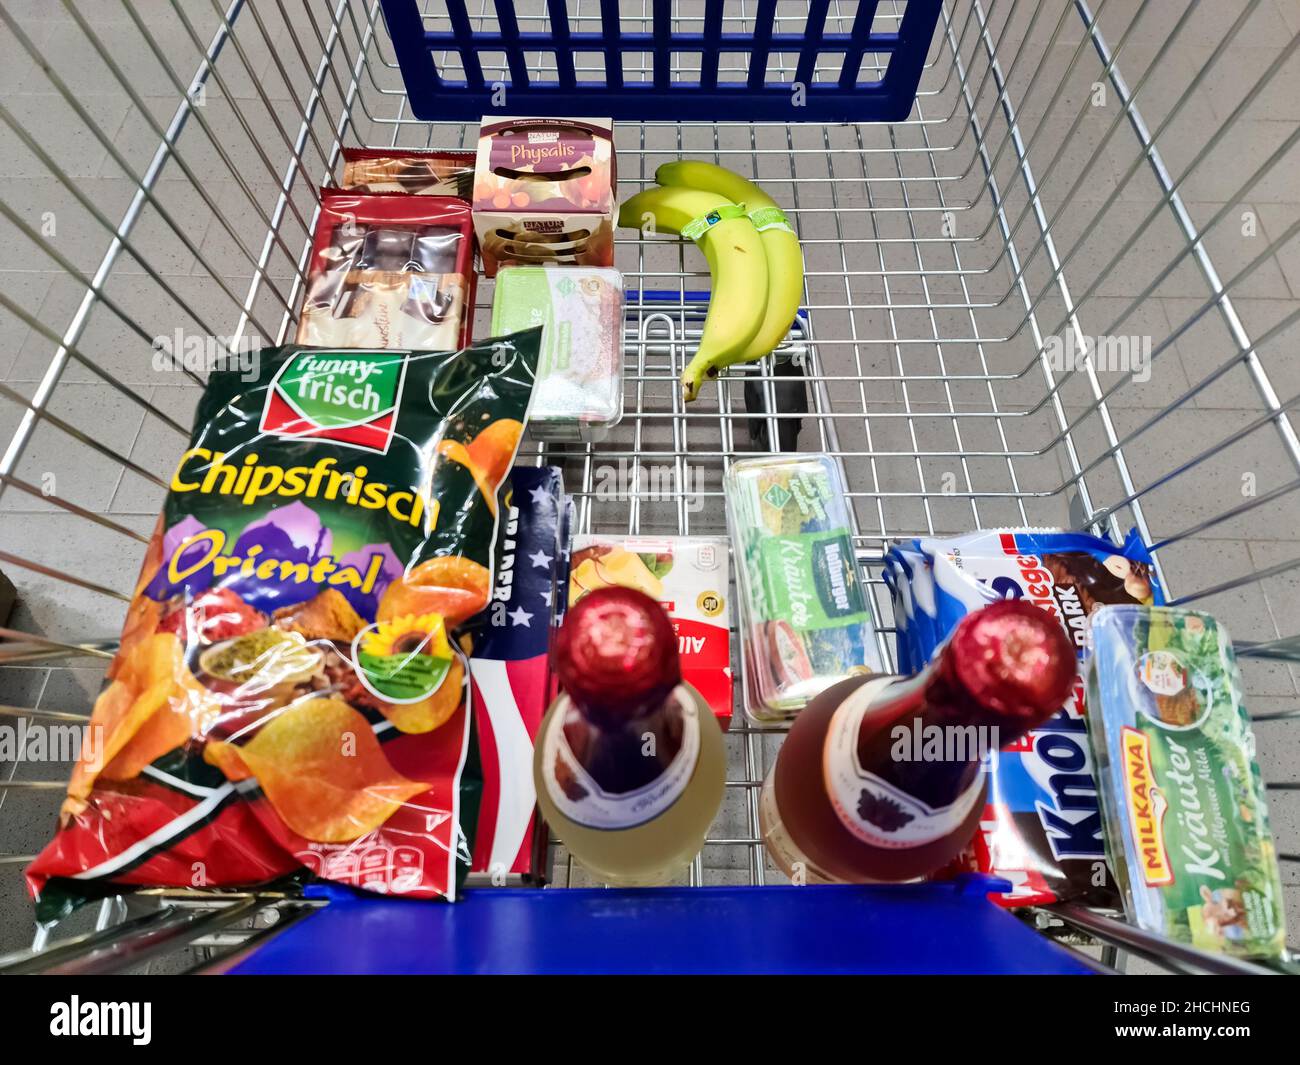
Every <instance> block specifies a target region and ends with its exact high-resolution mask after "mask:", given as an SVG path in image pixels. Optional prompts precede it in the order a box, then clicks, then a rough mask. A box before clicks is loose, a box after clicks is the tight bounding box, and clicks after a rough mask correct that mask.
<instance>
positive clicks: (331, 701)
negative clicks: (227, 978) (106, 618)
mask: <svg viewBox="0 0 1300 1065" xmlns="http://www.w3.org/2000/svg"><path fill="white" fill-rule="evenodd" d="M540 335H541V334H540V330H535V329H534V330H529V331H527V332H523V333H516V334H514V335H512V336H508V337H503V338H495V339H493V340H491V341H485V342H484V343H482V344H480V345H475V346H473V347H469V348H466V349H463V350H461V351H452V352H424V351H351V350H329V349H319V348H314V349H313V348H301V347H297V346H289V347H282V348H271V349H263V350H262V351H260V352H259V353H258V357H257V359H256V362H255V371H254V375H253V377H252V379H251V380H249V379H246V378H245V377H244V376H243V375H242V374H241V373H240V372H238V371H234V370H231V371H218V372H215V373H213V374H212V375H211V377H210V378H209V381H208V384H207V387H206V389H205V391H204V394H203V397H202V399H201V401H200V403H199V408H198V412H197V414H196V417H195V425H194V432H193V436H192V437H191V440H190V445H189V447H188V449H187V450H186V451H185V452H184V453H183V454H182V455H181V456H180V458H179V461H178V462H177V464H176V466H175V472H174V474H173V475H172V479H171V485H170V491H169V493H168V495H167V498H166V502H165V504H164V509H163V513H162V515H161V517H160V519H159V522H158V526H157V528H156V531H155V533H154V537H153V539H152V541H151V542H150V545H149V548H148V551H147V553H146V555H145V561H144V566H143V568H142V570H141V573H140V578H139V581H138V582H137V585H136V588H135V595H134V598H133V599H132V601H131V605H130V608H129V610H128V613H127V618H126V623H125V625H124V627H123V631H122V640H121V649H120V651H119V652H118V654H117V657H116V658H114V660H113V662H112V664H111V665H110V666H109V669H108V681H109V683H108V685H107V687H106V688H105V689H104V691H103V693H102V694H101V695H100V696H99V699H98V700H97V701H96V703H95V709H94V713H93V715H92V718H91V722H90V726H89V729H88V730H87V742H86V743H85V744H84V745H83V748H82V752H81V759H80V761H79V762H78V763H77V765H76V767H75V769H74V771H73V774H72V780H71V783H70V784H69V786H68V794H67V798H66V799H65V801H64V803H63V809H62V813H61V818H60V825H59V828H58V831H57V833H56V834H55V836H54V839H53V840H52V841H51V842H50V843H49V845H48V846H47V847H46V848H45V850H44V851H43V852H42V853H41V854H40V855H39V856H38V857H37V858H36V860H35V861H34V862H33V863H32V865H31V866H30V867H29V868H28V870H27V878H28V882H29V885H30V887H31V889H32V892H33V894H34V895H36V896H37V898H38V901H39V907H38V914H39V915H41V916H42V917H43V918H48V917H50V916H53V915H55V914H57V913H58V912H60V908H61V907H63V906H66V905H68V904H69V903H71V902H72V901H73V900H74V899H75V892H69V891H68V890H66V889H67V888H68V887H69V886H70V885H71V886H73V887H75V889H76V891H77V892H81V893H83V894H82V897H84V894H86V893H90V892H93V891H95V890H96V888H95V887H94V882H96V881H101V882H102V881H111V882H112V883H114V884H135V885H159V886H177V887H220V886H233V885H247V884H256V883H259V882H264V881H267V880H270V879H273V878H275V877H278V876H282V875H284V874H287V873H290V872H293V871H295V870H297V869H299V868H301V867H306V868H307V869H308V870H310V871H311V872H313V873H316V874H318V875H320V876H323V877H326V878H328V879H331V880H336V881H341V882H343V883H345V884H350V885H354V886H357V887H361V888H367V889H370V890H372V891H377V892H382V893H386V894H402V895H411V896H417V897H432V896H445V897H447V898H454V897H455V895H456V891H457V885H458V884H459V882H460V881H461V878H462V877H463V875H464V873H465V871H466V869H467V868H468V865H469V861H470V855H471V853H472V848H473V835H474V825H475V820H476V812H477V806H478V796H479V793H480V790H481V782H480V780H479V770H478V766H479V759H478V757H477V755H476V753H475V752H474V750H473V748H472V735H471V728H470V724H469V715H468V714H467V712H466V698H465V691H466V684H467V670H466V661H467V658H466V656H467V655H468V654H469V653H470V652H471V651H472V647H471V646H470V640H469V639H468V637H467V636H466V635H465V630H464V625H465V623H466V622H467V621H468V620H469V619H470V618H472V617H473V616H474V615H476V614H478V613H479V611H481V610H482V609H483V607H484V606H485V605H486V604H487V602H488V599H489V596H490V591H491V589H492V587H493V583H492V567H493V550H494V548H493V544H494V540H495V537H496V533H497V525H498V515H497V509H498V502H497V492H498V488H499V487H500V485H501V482H502V480H503V478H504V477H505V476H506V473H507V471H508V470H509V468H510V465H511V463H512V462H513V460H514V455H515V451H516V449H517V446H518V442H519V438H520V435H521V434H522V432H523V420H524V418H525V414H526V411H527V409H528V402H529V398H530V396H531V393H532V387H533V378H534V373H535V371H536V365H537V355H538V349H539V346H540ZM55 878H62V879H61V880H60V881H59V882H58V883H57V884H51V880H53V879H55ZM72 878H76V881H77V883H75V884H74V883H73V881H72Z"/></svg>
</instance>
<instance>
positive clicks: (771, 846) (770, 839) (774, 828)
mask: <svg viewBox="0 0 1300 1065" xmlns="http://www.w3.org/2000/svg"><path fill="white" fill-rule="evenodd" d="M774 776H775V774H773V773H768V775H767V779H766V780H764V781H763V787H762V790H761V791H760V792H759V797H758V819H759V823H760V824H761V825H762V828H763V845H764V846H765V847H766V848H767V853H768V854H770V855H771V856H772V861H774V862H776V864H777V868H779V869H780V870H781V872H783V873H784V874H785V875H786V876H788V877H789V878H790V879H791V880H792V881H794V882H795V883H803V884H842V883H844V881H843V880H838V879H836V878H835V877H833V876H831V875H830V874H829V873H826V872H823V871H822V870H821V869H819V868H818V867H817V866H816V865H814V864H813V862H812V859H811V858H809V857H808V856H807V855H806V854H804V852H803V851H801V850H800V849H799V845H798V844H797V843H795V841H794V840H793V839H791V838H790V833H789V832H787V831H786V828H785V823H784V822H783V821H782V820H781V810H780V808H779V807H778V806H777V804H776V782H775V780H774Z"/></svg>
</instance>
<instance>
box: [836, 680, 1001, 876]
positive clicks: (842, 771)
mask: <svg viewBox="0 0 1300 1065" xmlns="http://www.w3.org/2000/svg"><path fill="white" fill-rule="evenodd" d="M898 683H902V684H909V683H915V681H901V682H899V681H895V680H894V679H893V678H889V677H882V678H880V679H878V680H869V681H867V682H866V683H865V684H863V685H862V686H861V687H860V688H857V689H856V690H855V691H854V692H853V693H852V694H851V695H850V696H849V697H848V698H847V699H845V700H844V702H843V703H841V704H840V707H839V709H838V710H836V711H835V714H834V715H833V716H832V717H831V724H830V728H829V729H828V730H827V732H826V745H825V747H823V749H822V774H823V776H824V777H825V781H826V794H827V795H828V796H829V798H830V800H831V805H832V806H833V807H834V808H835V813H836V814H837V815H838V816H839V819H840V821H841V822H842V823H843V824H844V827H845V828H847V829H848V830H849V831H850V832H851V833H853V835H854V836H855V837H856V838H858V839H860V840H862V842H863V843H869V844H871V845H872V846H873V847H883V848H886V849H890V850H906V849H908V848H911V847H921V846H924V845H925V844H927V843H932V842H933V841H935V840H937V839H942V838H943V837H944V836H947V835H950V834H951V833H953V832H955V831H957V830H958V829H959V828H960V827H961V824H962V822H963V821H964V820H965V819H966V818H967V817H968V816H969V815H970V812H971V810H972V809H974V807H975V804H976V803H977V802H979V801H980V797H981V796H982V795H983V794H984V778H983V776H982V775H977V776H976V777H975V779H974V780H973V781H972V782H971V784H970V786H969V787H968V788H967V789H966V790H965V791H963V792H962V793H961V795H959V796H958V797H957V798H956V799H955V800H954V801H953V802H952V803H950V804H949V805H947V806H939V807H934V806H929V805H927V804H926V803H924V802H922V801H921V800H920V799H918V798H916V797H915V796H913V795H909V794H908V793H907V792H905V791H903V790H902V789H901V788H899V787H898V786H897V785H895V784H892V783H890V782H889V781H887V780H884V779H882V778H881V777H879V776H877V775H876V774H875V773H872V772H870V771H869V770H867V769H864V768H863V766H862V763H861V762H860V761H859V759H858V732H859V730H860V728H861V725H862V719H863V718H864V717H865V716H866V715H867V712H868V711H869V710H870V709H871V704H872V702H873V701H874V700H875V699H876V698H878V697H879V696H881V695H883V694H884V691H885V689H886V688H889V687H892V686H894V685H895V684H898Z"/></svg>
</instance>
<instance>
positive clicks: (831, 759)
mask: <svg viewBox="0 0 1300 1065" xmlns="http://www.w3.org/2000/svg"><path fill="white" fill-rule="evenodd" d="M1077 671H1078V665H1077V662H1076V658H1075V652H1074V648H1073V646H1072V645H1071V643H1070V640H1069V638H1068V637H1067V636H1066V635H1065V632H1064V630H1063V629H1062V628H1061V625H1060V623H1059V622H1058V621H1057V620H1056V619H1055V618H1054V617H1052V615H1050V614H1048V613H1047V612H1046V611H1044V610H1042V609H1040V608H1039V607H1036V606H1034V605H1032V604H1030V603H1026V602H1022V601H1019V600H1007V601H1003V602H998V603H994V604H992V605H990V606H987V607H985V608H983V609H982V610H978V611H975V612H974V613H972V614H968V615H967V616H966V617H965V618H963V619H962V620H961V621H960V622H959V623H958V625H957V627H956V628H955V629H954V630H953V633H952V636H951V638H950V639H949V640H948V642H947V643H945V644H944V645H943V646H942V647H941V648H940V649H939V651H938V652H937V654H936V656H935V658H934V659H933V660H932V661H931V662H930V664H929V665H928V666H927V667H926V668H925V669H924V670H922V671H921V672H920V673H918V674H917V675H916V676H913V677H880V676H875V677H853V678H850V679H849V680H844V681H840V682H839V683H838V684H835V685H832V686H831V687H830V688H827V689H826V691H824V692H822V693H821V694H820V695H818V696H817V697H816V698H814V699H813V700H812V702H810V703H809V705H808V706H807V707H806V708H805V709H804V710H803V711H802V712H801V713H800V715H799V717H798V718H797V719H796V720H795V722H794V724H793V725H792V726H791V728H790V734H789V735H788V736H787V738H786V740H785V743H784V744H782V746H781V749H780V751H779V752H778V754H777V760H776V765H775V767H774V768H773V770H772V772H771V773H769V774H768V777H767V779H766V780H765V781H764V783H763V790H762V793H761V796H760V800H759V815H760V824H761V827H762V833H763V841H764V844H765V845H766V847H767V851H768V853H769V854H770V855H771V856H772V859H773V861H775V862H776V864H777V866H778V867H779V868H780V869H781V870H782V871H783V872H784V873H785V874H786V876H789V877H791V879H794V880H796V881H801V882H806V883H872V882H878V881H904V880H914V879H916V878H918V877H923V876H925V875H926V874H928V873H932V872H934V871H935V870H937V869H940V868H942V867H943V866H945V865H947V863H948V862H950V861H951V860H952V859H953V858H955V857H956V856H957V855H958V854H959V853H960V852H961V851H962V849H963V848H964V847H965V846H966V845H967V844H968V843H969V842H970V841H971V839H972V838H973V837H974V835H975V830H976V828H977V827H978V823H979V819H980V816H981V815H982V814H983V811H984V793H985V785H986V780H987V774H986V773H985V772H984V771H983V766H982V763H983V761H984V756H985V755H986V754H988V753H990V752H992V751H996V750H997V749H999V748H1001V747H1003V746H1005V745H1006V744H1008V743H1011V742H1013V741H1015V740H1016V739H1018V738H1020V737H1021V736H1023V735H1025V733H1027V732H1029V731H1030V730H1031V729H1034V728H1037V727H1038V726H1039V725H1041V724H1043V723H1044V722H1045V721H1046V720H1047V719H1048V718H1050V717H1051V716H1052V715H1053V714H1055V713H1057V712H1058V711H1059V710H1060V709H1061V707H1062V706H1063V705H1064V704H1065V702H1066V700H1067V699H1068V698H1069V697H1070V693H1071V690H1072V688H1073V686H1074V682H1075V677H1076V675H1077Z"/></svg>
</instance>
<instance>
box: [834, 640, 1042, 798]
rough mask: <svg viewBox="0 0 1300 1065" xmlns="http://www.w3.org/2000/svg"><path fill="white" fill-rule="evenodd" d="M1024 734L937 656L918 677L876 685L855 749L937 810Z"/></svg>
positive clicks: (876, 770) (866, 765)
mask: <svg viewBox="0 0 1300 1065" xmlns="http://www.w3.org/2000/svg"><path fill="white" fill-rule="evenodd" d="M1026 731H1028V727H1027V723H1026V719H1025V718H1024V717H1023V716H1017V715H1015V714H1013V713H1008V712H1006V711H1005V710H1000V709H998V708H996V707H993V706H990V705H988V703H986V702H985V701H983V700H981V699H979V698H978V697H976V696H975V695H974V694H973V693H971V692H970V691H969V690H968V689H967V688H966V687H965V686H964V685H962V684H961V683H960V681H959V680H958V679H957V677H956V676H955V673H954V671H953V670H952V668H951V657H950V656H949V655H948V654H946V653H942V654H941V655H940V656H939V658H938V659H936V660H935V661H934V662H932V663H931V664H930V665H929V666H928V667H926V669H925V670H923V671H922V672H921V673H919V674H917V675H916V676H913V677H903V678H899V679H897V680H895V681H893V682H892V683H890V684H887V685H885V686H883V687H876V688H875V690H874V692H873V693H872V694H871V696H870V705H869V706H868V707H867V709H866V711H865V712H864V713H863V715H862V719H861V723H860V725H859V726H858V732H857V740H856V745H855V746H856V754H857V761H858V764H859V765H860V766H861V767H862V768H863V769H864V770H866V771H868V772H870V773H873V774H874V775H876V776H877V777H879V778H881V779H882V780H885V781H887V782H888V783H890V784H892V785H893V786H895V787H897V788H899V789H900V790H902V791H905V792H907V793H908V794H910V795H912V796H914V797H915V798H917V799H919V800H920V801H922V802H924V803H925V804H927V805H928V806H932V807H940V806H946V805H948V804H949V803H951V802H952V801H954V800H955V799H956V798H957V797H959V796H960V795H961V794H962V793H963V792H965V791H966V790H967V789H968V788H970V787H971V785H972V783H973V782H974V781H975V778H976V776H977V775H978V774H979V772H980V767H981V763H982V762H983V761H984V759H985V758H986V757H987V756H988V755H989V754H991V753H992V752H993V751H996V750H998V749H999V748H1001V747H1003V746H1005V745H1006V744H1008V743H1012V742H1014V741H1015V740H1017V739H1019V738H1020V737H1021V736H1023V735H1024V734H1025V732H1026ZM840 756H841V757H843V752H842V751H841V754H840Z"/></svg>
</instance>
